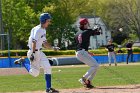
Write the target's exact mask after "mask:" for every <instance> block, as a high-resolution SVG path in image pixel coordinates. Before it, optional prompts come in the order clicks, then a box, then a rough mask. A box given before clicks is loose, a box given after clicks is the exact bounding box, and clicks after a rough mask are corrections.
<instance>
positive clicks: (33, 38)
mask: <svg viewBox="0 0 140 93" xmlns="http://www.w3.org/2000/svg"><path fill="white" fill-rule="evenodd" d="M50 21H51V15H50V14H49V13H42V14H41V15H40V24H39V25H37V26H35V27H34V28H33V29H32V30H31V33H30V37H29V41H28V47H29V51H28V52H27V57H28V59H29V60H30V62H27V61H25V60H24V58H20V59H17V60H15V64H22V65H23V66H24V67H25V68H26V70H27V71H28V72H29V74H31V75H32V76H34V77H37V76H38V75H39V73H40V67H42V68H43V69H44V75H45V81H46V92H47V93H54V92H55V93H58V91H57V90H55V89H54V88H52V86H51V65H50V63H49V61H48V59H47V57H46V55H45V54H44V53H43V52H42V51H41V49H42V46H43V47H45V48H48V47H51V46H50V45H49V44H48V42H47V40H46V28H47V27H48V26H49V24H50Z"/></svg>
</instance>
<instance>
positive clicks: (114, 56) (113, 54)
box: [111, 52, 117, 66]
mask: <svg viewBox="0 0 140 93" xmlns="http://www.w3.org/2000/svg"><path fill="white" fill-rule="evenodd" d="M111 55H112V57H113V60H114V63H115V66H117V61H116V54H115V52H112V54H111Z"/></svg>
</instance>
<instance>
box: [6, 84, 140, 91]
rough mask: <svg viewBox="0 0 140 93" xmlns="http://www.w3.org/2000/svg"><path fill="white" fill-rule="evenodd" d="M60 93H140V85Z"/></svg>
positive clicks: (81, 89)
mask: <svg viewBox="0 0 140 93" xmlns="http://www.w3.org/2000/svg"><path fill="white" fill-rule="evenodd" d="M59 91H60V92H59V93H140V85H127V86H105V87H96V88H93V89H90V90H86V89H84V88H76V89H60V90H59ZM7 93H46V92H45V91H29V92H7Z"/></svg>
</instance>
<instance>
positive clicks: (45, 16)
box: [39, 13, 51, 24]
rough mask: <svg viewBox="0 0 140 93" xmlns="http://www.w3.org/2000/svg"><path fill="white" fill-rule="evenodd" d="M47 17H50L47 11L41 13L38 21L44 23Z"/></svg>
mask: <svg viewBox="0 0 140 93" xmlns="http://www.w3.org/2000/svg"><path fill="white" fill-rule="evenodd" d="M48 19H51V15H50V14H49V13H42V14H41V15H40V18H39V20H40V23H42V24H44V23H45V22H46V20H48Z"/></svg>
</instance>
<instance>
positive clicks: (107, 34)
mask: <svg viewBox="0 0 140 93" xmlns="http://www.w3.org/2000/svg"><path fill="white" fill-rule="evenodd" d="M81 18H87V19H88V21H89V24H90V27H91V28H94V26H96V25H99V26H101V28H102V34H101V35H98V36H91V37H90V39H91V40H90V47H89V48H91V49H96V48H98V47H100V46H105V45H107V41H108V40H109V39H111V31H110V30H109V29H108V27H107V25H106V24H105V23H104V21H103V20H102V19H101V18H100V17H99V16H87V15H81V16H79V17H78V19H77V21H76V22H75V24H74V27H75V28H76V29H77V30H80V29H79V20H80V19H81Z"/></svg>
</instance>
